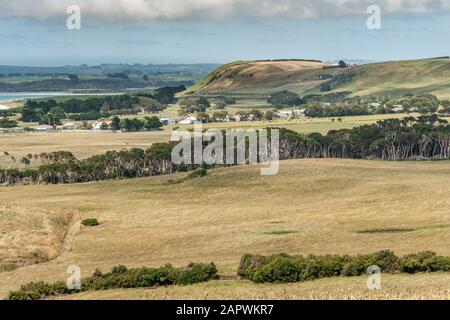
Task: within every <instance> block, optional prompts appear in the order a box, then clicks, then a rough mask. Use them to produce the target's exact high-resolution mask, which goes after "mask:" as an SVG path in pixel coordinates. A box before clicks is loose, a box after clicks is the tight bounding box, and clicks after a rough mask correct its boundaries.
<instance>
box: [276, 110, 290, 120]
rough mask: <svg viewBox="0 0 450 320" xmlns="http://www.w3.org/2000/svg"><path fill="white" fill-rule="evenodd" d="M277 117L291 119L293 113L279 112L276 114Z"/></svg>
mask: <svg viewBox="0 0 450 320" xmlns="http://www.w3.org/2000/svg"><path fill="white" fill-rule="evenodd" d="M277 116H278V117H280V118H282V119H292V118H293V116H294V113H293V112H292V111H283V110H280V111H278V112H277Z"/></svg>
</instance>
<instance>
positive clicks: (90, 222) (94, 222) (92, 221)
mask: <svg viewBox="0 0 450 320" xmlns="http://www.w3.org/2000/svg"><path fill="white" fill-rule="evenodd" d="M81 224H82V225H83V226H87V227H95V226H98V225H99V224H100V223H99V222H98V220H97V219H95V218H89V219H84V220H83V221H81Z"/></svg>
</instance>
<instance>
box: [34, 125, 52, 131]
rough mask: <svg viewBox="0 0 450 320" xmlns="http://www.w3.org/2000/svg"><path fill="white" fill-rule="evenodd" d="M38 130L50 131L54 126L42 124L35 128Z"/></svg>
mask: <svg viewBox="0 0 450 320" xmlns="http://www.w3.org/2000/svg"><path fill="white" fill-rule="evenodd" d="M34 129H35V130H36V131H38V132H48V131H52V130H53V127H52V126H49V125H41V126H39V127H36V128H34Z"/></svg>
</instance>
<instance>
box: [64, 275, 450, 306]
mask: <svg viewBox="0 0 450 320" xmlns="http://www.w3.org/2000/svg"><path fill="white" fill-rule="evenodd" d="M381 281H382V282H381V284H382V286H381V289H380V290H369V289H367V285H366V282H367V277H355V278H333V279H321V280H317V281H310V282H304V283H290V284H254V283H251V282H248V281H211V282H208V283H201V284H197V285H193V286H186V287H179V286H174V287H167V288H157V289H122V290H108V291H97V292H85V293H81V294H76V295H73V296H61V297H57V298H56V299H60V300H90V299H100V300H103V299H104V300H166V299H171V300H336V299H337V300H355V299H358V300H408V299H411V300H422V299H433V300H449V299H450V274H417V275H389V274H386V275H382V276H381Z"/></svg>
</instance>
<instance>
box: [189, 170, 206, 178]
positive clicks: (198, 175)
mask: <svg viewBox="0 0 450 320" xmlns="http://www.w3.org/2000/svg"><path fill="white" fill-rule="evenodd" d="M207 175H208V170H206V169H205V168H199V169H196V170H194V171H192V172H191V173H190V174H189V178H191V179H194V178H203V177H206V176H207Z"/></svg>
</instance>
